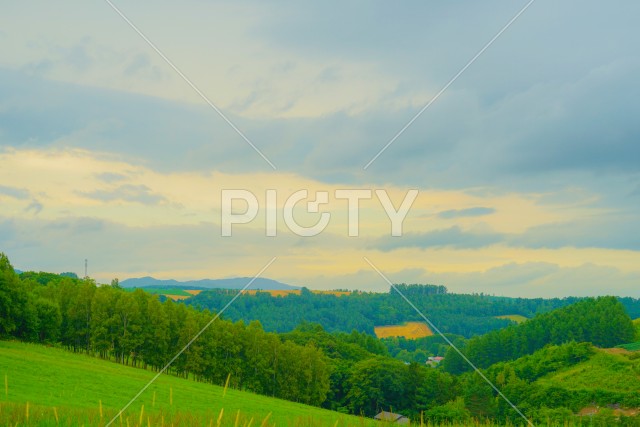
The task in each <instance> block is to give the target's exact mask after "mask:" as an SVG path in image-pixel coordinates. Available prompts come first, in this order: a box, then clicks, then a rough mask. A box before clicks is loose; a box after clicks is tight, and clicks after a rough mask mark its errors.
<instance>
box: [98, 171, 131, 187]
mask: <svg viewBox="0 0 640 427" xmlns="http://www.w3.org/2000/svg"><path fill="white" fill-rule="evenodd" d="M96 178H98V179H99V180H100V181H102V182H106V183H107V184H112V183H114V182H119V181H124V180H125V179H127V176H126V175H123V174H121V173H113V172H104V173H101V174H98V175H96Z"/></svg>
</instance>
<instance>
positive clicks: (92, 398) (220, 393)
mask: <svg viewBox="0 0 640 427" xmlns="http://www.w3.org/2000/svg"><path fill="white" fill-rule="evenodd" d="M153 376H154V372H151V371H147V370H144V369H136V368H132V367H128V366H123V365H120V364H115V363H112V362H108V361H104V360H100V359H96V358H93V357H89V356H86V355H81V354H73V353H70V352H68V351H65V350H61V349H57V348H52V347H47V346H43V345H37V344H26V343H19V342H11V341H0V379H1V380H2V382H3V386H5V387H4V388H3V389H2V393H1V395H0V425H23V424H27V422H26V421H27V419H26V416H27V414H29V417H30V418H29V420H28V423H29V424H30V425H56V424H62V425H82V424H84V425H105V424H106V423H107V422H108V421H109V420H110V419H111V418H112V417H113V416H115V415H116V414H117V412H118V411H119V409H120V408H122V407H123V406H124V405H125V404H126V403H127V402H128V401H129V399H131V398H132V397H133V396H134V395H135V394H136V392H137V391H138V390H140V389H141V388H142V387H143V386H144V385H145V384H146V383H147V382H148V381H149V380H150V379H151V378H152V377H153ZM27 402H28V403H27ZM27 405H28V406H27ZM143 406H144V409H143ZM141 413H142V415H141ZM101 414H102V415H101ZM219 417H222V418H221V419H220V420H219ZM236 417H238V421H236ZM267 417H268V418H267ZM123 419H124V421H123V423H124V425H128V424H131V425H139V424H144V425H161V424H165V425H171V424H172V423H173V424H174V425H198V426H201V425H205V424H206V425H209V424H210V423H217V422H218V420H219V421H220V422H219V423H217V425H222V426H232V425H240V426H242V425H247V424H249V420H251V419H253V421H252V424H253V425H265V426H266V425H270V426H271V425H278V426H280V425H284V426H287V425H295V426H318V427H319V426H356V425H357V426H361V425H362V426H368V425H370V424H371V425H373V421H372V420H371V421H369V420H367V419H363V418H358V417H353V416H348V415H344V414H340V413H337V412H332V411H328V410H324V409H320V408H316V407H312V406H306V405H302V404H298V403H294V402H289V401H285V400H279V399H274V398H269V397H264V396H260V395H256V394H253V393H249V392H243V391H238V390H233V389H231V388H229V389H227V390H226V391H225V389H224V388H223V387H220V386H215V385H210V384H205V383H201V382H195V381H191V380H186V379H183V378H178V377H174V376H169V375H162V376H160V378H158V380H157V381H156V382H154V383H153V384H152V385H151V386H150V387H149V388H148V389H147V390H146V391H145V392H144V393H142V395H141V396H140V397H139V398H138V400H136V402H135V403H133V404H132V405H131V407H130V408H129V409H128V410H127V411H126V413H125V414H124V415H123ZM56 420H58V421H56ZM140 420H143V423H140V422H139V421H140ZM265 420H266V421H265ZM261 423H262V424H261ZM118 424H119V423H118Z"/></svg>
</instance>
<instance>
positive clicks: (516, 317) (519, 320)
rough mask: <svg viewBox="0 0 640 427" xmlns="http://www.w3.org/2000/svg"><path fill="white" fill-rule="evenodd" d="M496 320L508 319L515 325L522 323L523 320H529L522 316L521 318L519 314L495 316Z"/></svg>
mask: <svg viewBox="0 0 640 427" xmlns="http://www.w3.org/2000/svg"><path fill="white" fill-rule="evenodd" d="M496 318H497V319H509V320H513V321H514V322H516V323H522V322H524V321H525V320H529V319H527V318H526V317H524V316H521V315H519V314H505V315H504V316H496Z"/></svg>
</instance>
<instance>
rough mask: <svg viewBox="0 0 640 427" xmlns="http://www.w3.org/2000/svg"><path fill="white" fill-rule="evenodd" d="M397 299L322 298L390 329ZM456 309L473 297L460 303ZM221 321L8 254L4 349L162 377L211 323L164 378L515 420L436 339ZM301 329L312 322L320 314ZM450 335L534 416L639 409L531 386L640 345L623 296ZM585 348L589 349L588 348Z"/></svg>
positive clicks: (333, 403)
mask: <svg viewBox="0 0 640 427" xmlns="http://www.w3.org/2000/svg"><path fill="white" fill-rule="evenodd" d="M403 286H405V287H404V288H403V289H404V290H405V291H406V292H412V293H414V294H413V295H412V298H415V299H417V300H418V301H422V300H421V299H420V298H425V299H429V300H431V299H432V298H436V301H440V302H442V301H445V299H442V298H443V297H449V296H450V295H448V294H446V293H445V292H442V290H441V289H440V290H438V289H435V288H434V287H429V286H425V287H419V286H415V285H411V286H406V285H403ZM214 294H215V295H226V294H224V293H220V292H216V293H214ZM309 294H310V293H309ZM309 294H307V293H303V295H301V297H302V298H301V299H300V300H295V299H290V297H286V298H273V299H271V300H273V301H276V302H280V301H304V298H308V300H307V301H311V302H315V301H316V299H315V298H314V297H313V296H312V295H309ZM420 295H421V296H420ZM261 298H265V297H264V296H260V295H259V296H258V297H257V298H254V299H253V300H254V301H259V300H260V299H261ZM323 298H325V297H324V296H323ZM385 298H386V299H385ZM393 298H394V297H392V296H389V295H383V296H380V297H378V298H376V297H374V296H371V295H368V294H356V295H354V296H353V297H348V298H344V297H341V298H336V299H330V298H329V299H324V300H323V304H325V302H324V301H333V302H335V303H337V307H334V310H333V311H334V312H335V313H343V314H344V318H348V317H349V316H348V315H349V310H350V309H351V307H352V306H351V305H350V304H353V302H350V301H353V300H356V301H361V303H362V306H363V307H361V309H362V310H361V311H360V313H362V316H364V315H365V314H364V313H367V311H366V310H373V309H374V304H373V303H369V302H371V301H375V302H377V303H378V304H380V305H382V304H388V305H387V306H386V307H388V309H389V310H391V309H392V308H393V307H395V310H396V312H394V313H391V314H389V313H387V314H381V315H380V316H389V317H385V318H386V319H388V320H389V321H403V320H407V319H406V318H403V317H402V316H401V315H400V314H399V313H400V312H404V311H403V309H402V308H401V304H399V303H397V304H396V305H395V306H394V305H393ZM491 299H492V297H486V296H469V299H468V301H469V302H468V304H469V305H473V304H472V303H471V302H470V301H474V300H477V301H487V303H486V304H484V305H483V304H478V305H476V306H475V307H474V308H473V309H471V308H470V311H472V313H473V316H478V315H480V314H484V313H486V312H487V311H488V310H490V307H491V304H490V302H489V301H491ZM247 301H252V299H251V298H245V297H241V298H239V299H238V300H237V301H236V302H238V303H241V302H245V303H246V302H247ZM368 301H369V302H368ZM458 301H465V299H464V298H462V296H460V298H459V299H458ZM432 302H433V301H432ZM287 304H292V303H291V302H287ZM341 304H343V305H341ZM505 304H515V305H514V306H513V307H511V308H512V309H515V307H516V305H518V304H519V307H521V310H524V308H525V307H527V303H526V302H525V301H517V300H515V301H512V302H505ZM552 304H555V303H548V305H546V306H545V305H544V304H543V303H538V304H537V305H536V303H531V306H530V308H529V310H538V309H540V307H542V306H544V307H545V309H550V305H552ZM443 305H445V304H443ZM221 306H222V304H221ZM302 307H303V309H306V310H307V311H306V313H307V314H310V313H311V309H310V308H308V306H307V305H306V304H305V303H302ZM327 307H328V306H327ZM378 308H379V307H378ZM262 309H263V310H266V309H267V306H266V305H263V308H262ZM503 309H504V307H500V310H503ZM442 310H443V311H442V312H445V311H444V308H443V309H442ZM459 310H461V309H460V308H459ZM512 311H513V310H512ZM526 313H527V314H529V315H531V314H532V312H531V311H528V312H526ZM225 314H226V313H225ZM371 315H372V316H374V317H375V315H374V314H372V313H371ZM224 317H225V318H220V319H217V320H216V321H214V322H211V319H213V318H214V313H213V312H212V311H210V310H208V309H203V310H200V309H199V308H197V306H196V305H191V306H188V305H185V304H182V303H175V302H172V301H171V300H164V301H161V300H160V298H159V297H158V296H157V295H152V294H148V293H145V292H144V291H142V290H140V289H138V290H136V291H134V292H127V291H125V290H124V289H122V288H121V287H120V286H119V284H118V282H117V281H116V280H114V281H113V282H112V283H111V284H110V285H97V284H96V283H95V282H94V281H93V280H91V279H79V278H77V277H74V276H73V275H69V274H65V275H56V274H51V273H33V272H26V273H21V274H16V273H15V271H14V269H13V267H12V266H11V263H10V262H9V260H8V259H7V257H6V256H5V255H4V254H0V337H2V339H14V340H20V341H27V342H37V343H45V344H48V345H52V346H58V347H61V348H64V349H67V350H68V351H72V352H76V353H85V354H88V355H90V356H93V357H97V358H102V359H106V360H110V361H112V362H115V363H120V364H125V365H130V366H134V367H138V368H141V369H149V370H153V371H158V370H160V369H162V368H163V367H164V366H165V365H166V364H167V363H168V362H169V361H170V360H171V359H172V357H173V356H174V355H176V354H177V353H178V352H179V351H180V350H181V349H182V348H183V347H184V346H185V345H186V344H187V343H189V342H190V340H191V339H192V338H193V337H194V336H196V335H197V334H198V332H199V331H200V330H201V329H202V328H203V327H204V326H206V325H207V324H209V323H210V322H211V324H210V326H209V327H208V328H206V329H205V330H204V332H203V333H202V334H201V335H200V336H199V337H198V339H197V340H195V341H193V343H192V344H191V345H190V346H188V348H187V349H186V351H184V352H183V353H182V354H181V355H180V356H179V357H178V358H177V359H176V360H175V362H174V363H172V364H171V366H170V367H169V369H168V370H167V371H166V373H167V374H169V375H175V376H180V377H183V378H189V379H191V380H194V381H199V382H203V383H211V384H217V385H223V384H225V383H227V382H228V384H229V386H230V387H232V388H234V389H238V390H247V391H252V392H255V393H258V394H262V395H266V396H274V397H279V398H282V399H286V400H290V401H294V402H301V403H305V404H310V405H315V406H319V407H324V408H328V409H332V410H335V411H339V412H345V413H351V414H356V415H364V416H368V417H371V416H373V415H375V414H376V413H377V412H379V411H380V410H390V409H393V410H394V411H396V412H400V413H403V414H405V415H407V416H409V417H412V418H413V419H417V418H419V417H421V416H422V417H427V418H428V419H431V420H434V421H438V422H442V421H463V422H464V421H465V420H469V419H471V418H472V417H473V418H491V419H492V420H501V421H505V420H512V421H515V420H517V414H515V413H514V412H513V411H512V410H511V408H509V407H508V406H505V404H504V402H503V401H502V400H501V399H499V398H498V397H497V395H496V393H495V391H494V390H492V389H491V388H489V386H488V385H487V384H486V383H485V382H484V381H483V380H482V379H481V378H480V377H479V376H478V375H477V374H475V373H473V372H467V371H468V369H467V367H466V366H464V365H461V364H460V363H459V360H457V359H456V356H455V355H454V354H453V353H452V350H451V349H449V350H446V349H447V347H446V345H445V342H444V340H443V339H442V338H441V337H428V338H423V339H420V340H415V341H409V340H403V339H385V340H379V339H377V338H376V337H375V336H374V335H372V334H371V333H367V332H366V331H360V330H358V329H357V328H352V330H351V331H349V332H343V331H336V330H334V331H331V330H328V328H325V327H324V326H323V325H321V324H319V323H316V322H311V321H303V322H299V323H298V324H296V325H295V327H293V328H292V329H291V330H289V331H287V332H284V333H276V332H267V331H265V330H264V328H263V327H262V324H261V322H258V321H256V320H254V321H251V322H248V323H247V322H244V321H243V320H238V321H235V322H233V321H232V320H228V319H227V317H226V316H224ZM304 318H306V319H307V320H309V318H311V319H313V316H311V315H309V316H305V317H304ZM375 318H376V319H379V318H380V317H375ZM334 321H335V319H334ZM343 328H344V327H343ZM448 337H449V338H450V339H451V340H452V341H454V343H455V344H456V346H460V347H461V348H462V351H463V352H465V354H467V355H468V356H469V357H470V358H471V359H473V360H474V361H476V362H477V363H478V365H479V366H480V367H482V368H487V369H486V370H485V371H484V372H485V373H486V375H487V376H488V377H489V378H491V379H492V380H493V381H495V383H496V384H499V385H500V386H504V389H505V393H507V394H508V395H509V396H514V397H513V399H514V400H518V402H519V403H521V404H522V405H523V408H526V410H527V411H528V413H530V414H531V416H536V417H537V416H542V415H540V414H543V415H545V416H550V415H549V414H551V415H553V416H558V417H562V416H565V415H566V412H567V411H575V410H576V409H577V408H579V406H580V405H582V404H585V403H586V402H591V401H601V402H607V401H612V400H613V401H617V402H624V403H626V404H637V405H639V406H640V402H636V401H634V400H633V397H632V396H633V394H631V395H629V393H618V394H615V393H614V394H607V393H608V392H602V393H600V394H597V395H594V394H593V393H591V392H584V393H582V394H580V393H577V394H576V393H569V392H568V391H567V390H564V389H562V388H560V389H558V390H555V389H554V390H555V391H554V393H555V394H554V395H552V396H555V395H557V398H554V397H549V394H548V393H547V392H548V391H549V389H548V387H545V386H541V385H538V384H537V383H535V386H534V385H533V384H534V382H535V381H537V380H538V378H540V377H541V376H543V375H545V374H548V373H549V372H552V371H554V370H557V369H561V368H563V367H570V366H573V365H575V364H577V363H580V362H581V361H584V360H586V359H588V358H589V357H591V356H592V355H593V354H594V349H593V345H598V346H614V345H618V344H623V343H626V342H631V341H633V339H634V338H635V329H634V327H633V324H632V322H631V319H630V317H629V315H628V314H627V312H626V309H625V306H624V305H623V303H622V302H621V301H620V300H618V299H616V298H613V297H602V298H596V299H593V298H587V299H581V300H579V301H577V302H576V303H575V304H572V305H566V306H564V307H562V308H559V309H556V310H551V311H547V312H545V313H542V314H538V315H536V316H534V317H533V319H531V320H529V321H527V322H525V323H524V324H522V325H509V326H507V327H506V328H503V329H500V330H496V331H493V332H490V333H488V334H486V335H483V336H477V337H474V338H471V339H470V340H466V339H465V338H464V337H462V336H461V335H448ZM582 341H584V342H586V343H579V342H582ZM445 351H446V357H445V361H444V362H443V363H442V366H441V367H438V368H430V367H428V366H426V365H425V364H424V363H423V362H422V361H420V360H417V359H420V358H423V357H425V356H428V355H432V354H443V353H444V352H445ZM417 361H420V363H416V362H417ZM634 369H635V368H634ZM524 387H530V389H531V390H534V391H535V393H533V394H531V393H524V394H522V395H521V396H520V397H519V398H517V399H516V397H515V396H516V395H517V392H518V391H522V389H523V388H524ZM549 408H555V409H553V410H554V411H556V412H553V411H551V412H549V411H550V409H549ZM545 411H546V412H545ZM563 414H564V415H563Z"/></svg>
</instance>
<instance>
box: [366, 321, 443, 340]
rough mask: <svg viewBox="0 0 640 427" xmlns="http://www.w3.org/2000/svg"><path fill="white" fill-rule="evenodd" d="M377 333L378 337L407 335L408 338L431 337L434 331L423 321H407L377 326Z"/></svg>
mask: <svg viewBox="0 0 640 427" xmlns="http://www.w3.org/2000/svg"><path fill="white" fill-rule="evenodd" d="M375 333H376V336H377V337H378V338H388V337H405V338H408V339H415V338H423V337H430V336H431V335H433V332H432V331H431V329H430V328H429V326H427V324H426V323H423V322H407V323H404V324H402V325H388V326H376V327H375Z"/></svg>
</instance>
